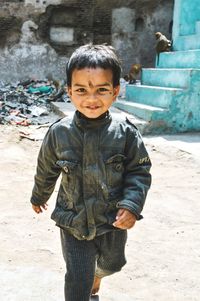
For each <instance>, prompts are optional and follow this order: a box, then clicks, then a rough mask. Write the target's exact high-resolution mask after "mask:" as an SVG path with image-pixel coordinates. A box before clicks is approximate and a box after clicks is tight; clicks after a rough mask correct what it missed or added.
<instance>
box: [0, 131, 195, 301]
mask: <svg viewBox="0 0 200 301" xmlns="http://www.w3.org/2000/svg"><path fill="white" fill-rule="evenodd" d="M18 130H19V128H16V127H14V126H12V127H11V126H9V127H8V126H0V162H1V163H0V206H1V207H0V208H1V218H0V235H1V241H0V260H1V261H0V279H1V280H0V300H2V301H63V300H64V299H63V277H64V270H65V269H64V262H63V259H62V254H61V250H60V241H59V230H58V228H57V227H55V226H54V223H53V221H51V220H50V218H49V217H50V213H51V210H52V208H53V206H54V203H55V196H56V191H55V192H54V194H53V196H52V198H51V200H50V201H49V210H48V211H47V212H45V213H44V214H41V215H39V216H36V215H35V214H34V212H33V211H32V209H31V206H30V203H29V198H30V194H31V190H32V185H33V175H34V172H35V166H36V156H37V153H38V150H39V146H40V143H41V142H40V141H39V142H34V141H29V140H27V139H23V140H21V141H20V140H19V134H18ZM43 131H44V129H40V130H37V133H38V132H39V133H41V132H43ZM196 137H197V139H198V140H199V141H200V135H196ZM170 139H171V141H173V140H176V139H177V137H174V139H173V136H172V137H171V138H170ZM170 139H169V140H170ZM145 142H146V144H147V147H148V149H149V152H150V155H151V158H152V161H153V168H152V174H153V185H152V188H151V191H150V193H149V195H148V199H147V202H146V206H145V209H144V211H143V215H144V219H143V220H142V221H140V222H138V223H137V225H136V226H135V228H134V229H132V230H130V231H129V240H128V244H127V260H128V263H127V265H126V266H125V268H124V269H123V271H122V272H121V273H118V274H116V275H113V276H112V277H108V278H107V279H105V280H104V281H103V284H102V288H101V292H100V300H101V301H199V300H200V299H199V298H200V297H199V296H200V295H199V292H200V279H199V276H200V239H199V233H200V219H199V216H200V206H199V200H200V185H199V184H200V181H199V180H200V152H198V151H194V153H193V154H191V153H190V151H187V152H185V151H183V150H180V149H179V148H177V147H175V146H174V145H173V144H172V143H170V141H168V142H166V140H165V142H163V140H162V138H159V139H158V138H156V137H155V138H147V139H145ZM192 148H193V150H195V149H196V146H195V144H193V145H192V144H190V149H192ZM196 150H197V149H196Z"/></svg>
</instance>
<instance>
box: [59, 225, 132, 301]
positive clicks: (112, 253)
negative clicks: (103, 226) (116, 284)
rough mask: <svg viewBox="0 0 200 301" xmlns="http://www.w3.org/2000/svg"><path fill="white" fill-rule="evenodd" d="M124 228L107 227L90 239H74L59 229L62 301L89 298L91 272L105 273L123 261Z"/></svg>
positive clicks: (119, 267)
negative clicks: (100, 233)
mask: <svg viewBox="0 0 200 301" xmlns="http://www.w3.org/2000/svg"><path fill="white" fill-rule="evenodd" d="M126 240H127V231H126V230H119V231H111V232H107V233H105V234H103V235H100V236H97V237H96V238H95V239H93V240H89V241H87V240H78V239H76V238H75V237H74V236H72V235H71V234H69V233H68V232H67V231H65V230H62V229H61V245H62V252H63V257H64V259H65V262H66V274H65V289H64V291H65V301H89V299H90V296H91V289H92V286H93V281H94V276H95V275H96V276H97V277H100V278H102V277H105V276H108V275H111V274H113V273H115V272H118V271H120V270H121V268H122V267H123V266H124V265H125V264H126V258H125V244H126Z"/></svg>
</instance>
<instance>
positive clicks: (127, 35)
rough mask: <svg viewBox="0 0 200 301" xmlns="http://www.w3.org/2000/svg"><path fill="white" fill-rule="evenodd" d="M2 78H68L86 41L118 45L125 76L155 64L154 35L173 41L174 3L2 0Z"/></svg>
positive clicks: (160, 0) (147, 0) (170, 0)
mask: <svg viewBox="0 0 200 301" xmlns="http://www.w3.org/2000/svg"><path fill="white" fill-rule="evenodd" d="M0 2H1V11H0V37H1V39H0V64H1V69H0V80H4V81H16V80H19V79H24V78H27V77H36V78H44V77H56V78H58V79H61V78H63V77H65V64H66V61H67V58H69V56H70V55H71V53H72V52H73V50H74V49H75V48H76V47H78V46H80V45H83V44H85V43H88V42H92V43H108V44H112V45H113V46H115V47H116V49H117V51H118V53H119V54H120V56H121V58H122V62H123V69H124V74H125V73H127V72H128V71H129V68H130V65H131V64H133V63H141V64H142V65H143V66H144V67H151V66H154V60H155V38H154V33H155V32H156V31H161V32H163V33H164V34H165V35H167V36H168V37H169V38H170V35H171V33H170V30H171V29H170V28H171V27H170V22H171V21H172V15H173V0H168V1H165V0H112V1H107V0H79V1H78V0H25V1H23V0H20V1H17V0H15V1H2V0H1V1H0Z"/></svg>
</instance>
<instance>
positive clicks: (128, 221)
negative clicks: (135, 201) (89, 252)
mask: <svg viewBox="0 0 200 301" xmlns="http://www.w3.org/2000/svg"><path fill="white" fill-rule="evenodd" d="M135 222H136V216H135V215H134V214H133V213H131V212H130V211H129V210H128V209H119V210H118V212H117V215H116V222H114V223H113V226H114V227H117V228H120V229H124V230H125V229H131V228H132V227H133V226H134V225H135Z"/></svg>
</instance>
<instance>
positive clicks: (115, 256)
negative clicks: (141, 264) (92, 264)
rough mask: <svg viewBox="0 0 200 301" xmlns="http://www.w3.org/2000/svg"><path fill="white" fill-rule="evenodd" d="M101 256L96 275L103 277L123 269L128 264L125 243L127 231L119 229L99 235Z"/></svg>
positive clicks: (98, 260)
mask: <svg viewBox="0 0 200 301" xmlns="http://www.w3.org/2000/svg"><path fill="white" fill-rule="evenodd" d="M98 240H99V247H100V250H99V254H100V255H99V257H98V259H97V268H96V272H95V276H96V277H97V278H103V277H105V276H109V275H111V274H113V273H115V272H118V271H120V270H121V268H122V267H123V266H124V265H125V264H126V258H125V245H126V241H127V231H126V230H119V231H112V232H108V233H106V234H104V235H101V236H99V237H98Z"/></svg>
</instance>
